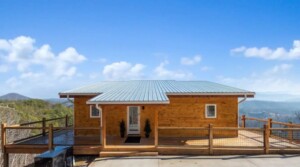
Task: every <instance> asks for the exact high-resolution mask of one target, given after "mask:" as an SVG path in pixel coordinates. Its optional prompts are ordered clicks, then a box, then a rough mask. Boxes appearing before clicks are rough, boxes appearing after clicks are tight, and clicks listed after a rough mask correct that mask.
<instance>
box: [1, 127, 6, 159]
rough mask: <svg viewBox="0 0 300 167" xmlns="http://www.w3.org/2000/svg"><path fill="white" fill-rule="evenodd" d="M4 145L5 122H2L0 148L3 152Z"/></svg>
mask: <svg viewBox="0 0 300 167" xmlns="http://www.w3.org/2000/svg"><path fill="white" fill-rule="evenodd" d="M5 145H6V123H2V124H1V149H2V152H3V153H5Z"/></svg>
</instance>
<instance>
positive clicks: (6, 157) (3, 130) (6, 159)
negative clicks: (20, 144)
mask: <svg viewBox="0 0 300 167" xmlns="http://www.w3.org/2000/svg"><path fill="white" fill-rule="evenodd" d="M5 127H6V123H2V124H1V149H2V153H3V154H2V155H3V167H8V166H9V154H8V153H6V148H5V145H6V128H5Z"/></svg>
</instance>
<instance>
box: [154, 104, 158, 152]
mask: <svg viewBox="0 0 300 167" xmlns="http://www.w3.org/2000/svg"><path fill="white" fill-rule="evenodd" d="M154 137H155V139H154V145H155V147H156V148H157V146H158V111H157V110H156V111H155V118H154Z"/></svg>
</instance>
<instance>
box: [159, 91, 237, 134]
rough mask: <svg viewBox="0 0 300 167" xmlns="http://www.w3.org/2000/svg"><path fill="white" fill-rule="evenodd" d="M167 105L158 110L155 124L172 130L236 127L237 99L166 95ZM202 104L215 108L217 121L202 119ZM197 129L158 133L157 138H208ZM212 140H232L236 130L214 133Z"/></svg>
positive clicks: (232, 97) (203, 107) (233, 97)
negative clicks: (214, 138) (215, 106)
mask: <svg viewBox="0 0 300 167" xmlns="http://www.w3.org/2000/svg"><path fill="white" fill-rule="evenodd" d="M169 100H170V104H169V105H168V106H167V107H166V108H163V109H162V110H160V111H159V113H158V125H159V126H173V127H208V124H213V126H214V127H237V125H238V97H236V96H169ZM205 104H216V105H217V118H205ZM207 134H208V133H207V132H205V131H201V132H199V131H198V132H197V131H196V130H161V131H159V135H160V136H178V135H180V136H185V137H194V136H201V135H207ZM214 136H215V137H218V136H220V137H234V136H237V131H223V132H221V131H219V132H218V131H216V132H214Z"/></svg>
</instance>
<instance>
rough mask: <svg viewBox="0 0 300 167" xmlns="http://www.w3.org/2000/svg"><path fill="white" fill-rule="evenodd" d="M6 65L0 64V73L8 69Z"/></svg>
mask: <svg viewBox="0 0 300 167" xmlns="http://www.w3.org/2000/svg"><path fill="white" fill-rule="evenodd" d="M8 69H9V68H8V66H7V65H0V73H5V72H7V71H8Z"/></svg>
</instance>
